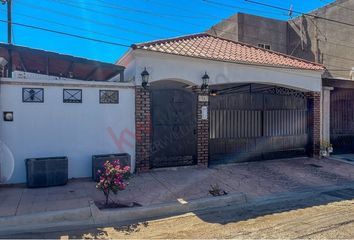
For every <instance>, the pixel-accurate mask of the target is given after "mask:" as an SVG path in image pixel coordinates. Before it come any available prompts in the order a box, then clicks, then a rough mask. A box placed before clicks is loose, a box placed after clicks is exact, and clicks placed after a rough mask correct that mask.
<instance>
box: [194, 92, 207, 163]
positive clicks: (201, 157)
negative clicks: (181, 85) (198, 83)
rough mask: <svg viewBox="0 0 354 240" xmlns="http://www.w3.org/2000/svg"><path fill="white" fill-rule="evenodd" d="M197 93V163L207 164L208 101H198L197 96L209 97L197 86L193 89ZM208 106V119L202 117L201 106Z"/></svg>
mask: <svg viewBox="0 0 354 240" xmlns="http://www.w3.org/2000/svg"><path fill="white" fill-rule="evenodd" d="M194 91H195V92H196V93H197V95H198V99H197V101H198V105H197V107H198V108H197V164H198V165H199V166H208V162H209V101H207V102H202V101H199V96H205V97H207V98H209V96H208V94H207V93H205V92H202V91H201V90H200V89H199V88H196V89H194ZM204 106H206V107H208V119H206V120H205V119H202V107H204Z"/></svg>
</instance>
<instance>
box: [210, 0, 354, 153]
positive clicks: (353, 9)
mask: <svg viewBox="0 0 354 240" xmlns="http://www.w3.org/2000/svg"><path fill="white" fill-rule="evenodd" d="M353 13H354V0H337V1H336V2H334V3H331V4H328V5H326V6H324V7H322V8H319V9H317V10H315V11H312V12H310V13H309V15H303V16H300V17H296V18H294V19H292V20H289V21H281V20H275V19H269V18H264V17H259V16H254V15H249V14H244V13H238V14H236V15H234V16H232V17H230V18H229V19H226V20H224V21H222V22H220V23H218V24H216V25H215V26H213V27H212V28H211V29H210V30H209V31H208V32H209V33H210V34H213V35H215V36H220V37H224V38H227V39H231V40H236V41H240V42H245V43H249V44H252V45H254V46H257V47H263V48H270V49H271V50H274V51H277V52H281V53H285V54H288V55H291V56H294V57H297V58H302V59H305V60H308V61H313V62H317V63H321V64H323V65H324V66H325V67H326V72H325V73H324V74H323V75H322V77H323V86H324V87H325V88H324V89H323V94H322V96H323V97H327V99H322V102H323V118H324V122H326V123H327V124H325V126H323V128H322V131H323V132H322V135H323V139H322V140H323V141H331V142H332V143H333V144H334V149H335V152H338V153H340V152H354V110H353V107H352V106H354V85H353V82H352V81H351V80H354V74H353V72H354V71H353V69H354V57H353V56H354V38H352V36H353V35H354V14H353ZM310 15H311V16H310ZM313 16H318V18H315V17H313ZM321 17H322V18H327V19H333V20H337V21H340V22H345V23H348V24H340V23H336V22H333V21H328V20H325V19H321ZM346 80H349V81H346ZM332 90H333V91H332ZM326 126H330V127H328V128H327V127H326Z"/></svg>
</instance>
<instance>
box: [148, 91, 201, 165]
mask: <svg viewBox="0 0 354 240" xmlns="http://www.w3.org/2000/svg"><path fill="white" fill-rule="evenodd" d="M196 105H197V104H196V96H195V94H194V93H193V92H191V91H188V90H186V89H155V90H152V126H153V130H152V143H153V145H152V154H151V166H152V167H153V168H159V167H175V166H186V165H194V164H196V160H197V158H196V107H197V106H196Z"/></svg>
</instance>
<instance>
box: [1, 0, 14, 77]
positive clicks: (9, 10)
mask: <svg viewBox="0 0 354 240" xmlns="http://www.w3.org/2000/svg"><path fill="white" fill-rule="evenodd" d="M1 2H2V4H7V43H8V44H9V48H8V52H9V63H8V66H7V70H8V72H7V76H8V77H9V78H11V77H12V46H11V45H12V0H1Z"/></svg>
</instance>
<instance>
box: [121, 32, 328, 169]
mask: <svg viewBox="0 0 354 240" xmlns="http://www.w3.org/2000/svg"><path fill="white" fill-rule="evenodd" d="M117 64H119V65H122V66H124V67H125V68H126V70H125V78H126V80H128V81H133V82H134V83H135V85H136V92H135V99H136V100H135V108H136V119H135V120H136V168H137V170H138V171H139V172H141V171H147V170H148V169H150V168H159V167H172V166H185V165H194V164H198V165H202V166H208V165H211V164H220V163H229V162H244V161H261V160H266V159H274V158H284V157H291V156H294V157H295V156H308V155H310V156H316V155H318V153H319V147H320V139H321V129H320V128H321V90H322V79H321V75H322V73H323V71H324V67H323V66H322V65H320V64H316V63H313V62H309V61H305V60H301V59H298V58H295V57H291V56H288V55H285V54H282V53H278V52H274V51H271V50H267V49H263V48H258V47H254V46H252V45H248V44H243V43H239V42H236V41H232V40H229V39H224V38H220V37H215V36H212V35H210V34H208V33H202V34H194V35H188V36H182V37H177V38H172V39H163V40H158V41H153V42H147V43H141V44H136V45H133V46H132V48H131V49H130V50H129V51H128V52H127V53H126V54H124V55H123V56H122V57H121V58H120V59H119V60H118V62H117ZM147 76H148V77H149V79H147Z"/></svg>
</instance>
